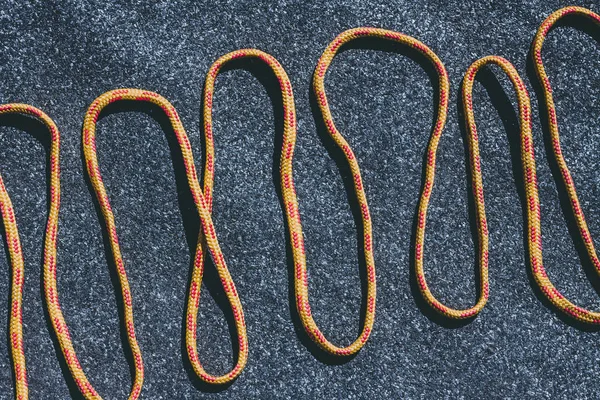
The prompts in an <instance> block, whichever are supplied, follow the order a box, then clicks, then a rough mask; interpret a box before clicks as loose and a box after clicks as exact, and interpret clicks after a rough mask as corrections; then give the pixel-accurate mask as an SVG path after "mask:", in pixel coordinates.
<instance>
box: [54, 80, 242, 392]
mask: <svg viewBox="0 0 600 400" xmlns="http://www.w3.org/2000/svg"><path fill="white" fill-rule="evenodd" d="M120 100H133V101H144V102H149V103H153V104H156V105H158V106H159V107H160V108H162V110H163V111H164V112H165V114H166V115H167V117H168V118H169V121H170V122H171V125H172V127H173V131H174V133H175V135H176V137H177V141H178V142H179V146H180V149H181V154H182V156H183V162H184V166H185V169H186V174H187V179H188V185H189V187H190V191H191V194H192V196H193V199H194V203H195V204H196V208H197V211H198V215H199V218H200V222H201V225H202V232H203V235H202V240H203V241H204V242H205V243H206V247H207V249H208V251H209V252H210V255H211V258H212V259H213V261H214V263H215V266H216V268H217V272H218V274H219V276H220V278H221V281H222V282H223V285H224V286H225V287H226V288H229V290H226V293H227V298H228V300H229V302H230V305H231V308H232V311H233V314H234V315H235V321H236V328H237V330H238V334H239V336H240V358H239V360H238V366H237V367H236V369H234V370H233V371H232V373H230V374H229V375H227V376H226V377H223V378H217V379H216V381H217V382H218V381H219V380H227V379H233V378H234V377H235V376H237V374H239V372H240V371H241V369H242V367H243V365H244V364H245V361H246V355H247V350H246V347H247V343H246V328H245V324H244V315H243V311H242V306H241V303H240V300H239V297H238V295H237V292H236V290H235V284H234V282H233V280H232V279H231V276H230V275H229V272H228V270H227V266H226V264H225V260H224V258H223V254H222V252H221V249H220V247H219V243H218V241H217V235H216V233H215V229H214V226H213V223H212V219H211V214H210V206H209V203H208V202H207V200H206V199H205V196H204V194H203V192H202V189H201V187H200V184H199V182H198V178H197V172H196V167H195V164H194V158H193V155H192V148H191V145H190V142H189V140H188V137H187V135H186V132H185V130H184V128H183V125H182V124H181V121H180V119H179V116H178V115H177V111H176V110H175V108H174V107H173V106H172V105H171V103H169V102H168V101H167V100H166V99H165V98H163V97H162V96H160V95H158V94H156V93H153V92H149V91H143V90H138V89H118V90H112V91H110V92H107V93H105V94H103V95H101V96H100V97H98V98H97V99H96V100H95V101H94V102H93V103H92V104H91V106H90V107H89V109H88V112H87V113H86V116H85V119H84V124H83V153H84V157H85V162H86V166H87V173H88V174H89V176H90V180H91V182H92V186H93V188H94V191H95V193H96V197H97V200H98V203H99V204H100V208H101V210H102V215H103V217H104V222H105V224H106V227H107V230H108V236H109V240H110V247H111V250H112V254H113V259H114V263H115V265H116V266H117V272H118V277H119V282H120V285H121V295H122V298H123V315H124V323H125V327H126V329H127V332H128V336H127V339H128V341H129V346H130V349H131V352H132V354H133V360H134V364H135V372H134V377H133V385H132V388H131V392H130V395H129V399H130V400H133V399H137V398H138V397H139V396H140V392H141V390H142V383H143V379H144V366H143V362H142V354H141V351H140V347H139V345H138V342H137V339H136V335H135V328H134V319H133V307H132V296H133V295H132V293H131V290H130V288H129V283H128V280H127V274H126V271H125V264H124V261H123V258H122V256H121V252H120V247H119V239H118V235H117V228H116V224H115V218H114V214H113V211H112V208H111V206H110V201H109V198H108V195H107V193H106V189H105V187H104V183H103V181H102V176H101V173H100V168H99V165H98V159H97V156H96V140H95V138H96V122H97V120H98V117H99V115H100V112H101V111H102V109H103V108H104V107H105V106H107V105H108V104H110V103H113V102H115V101H120ZM201 243H202V242H201V241H200V240H199V241H198V244H199V245H198V247H197V251H196V258H195V260H196V262H198V261H199V260H203V257H204V256H203V251H204V250H203V247H202V245H201ZM196 266H197V265H196ZM45 277H46V279H47V287H48V289H47V291H46V296H47V303H48V308H49V313H50V317H51V319H52V324H53V327H54V330H55V333H56V336H57V338H58V341H59V343H60V346H61V348H62V351H63V354H64V357H65V360H66V362H67V365H68V367H69V370H70V371H71V374H72V376H73V378H74V379H75V382H76V383H77V385H78V387H79V389H80V391H81V393H82V394H83V395H84V397H85V398H86V399H101V397H100V395H99V394H98V393H97V392H96V390H95V389H94V387H93V386H92V385H91V384H90V382H89V381H88V379H87V377H86V376H85V373H84V371H83V369H82V367H81V365H80V364H79V361H78V359H77V355H76V353H75V350H74V349H73V344H72V342H71V337H70V335H69V331H68V328H67V326H66V324H65V321H64V318H63V315H62V312H61V310H60V307H59V303H58V298H57V294H56V277H55V275H52V274H46V275H45ZM198 295H199V291H198V293H195V294H194V293H192V296H193V297H192V300H193V301H195V297H194V296H198Z"/></svg>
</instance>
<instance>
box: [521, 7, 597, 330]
mask: <svg viewBox="0 0 600 400" xmlns="http://www.w3.org/2000/svg"><path fill="white" fill-rule="evenodd" d="M567 15H578V16H582V17H585V18H589V19H590V20H592V21H594V22H595V23H596V24H597V26H599V27H600V16H599V15H598V14H596V13H594V12H592V11H590V10H588V9H586V8H582V7H574V6H572V7H565V8H562V9H560V10H558V11H555V12H554V13H552V14H551V15H550V16H549V17H548V18H546V20H545V21H544V22H543V23H542V25H541V26H540V27H539V29H538V31H537V33H536V35H535V38H534V40H533V43H532V47H531V55H532V58H533V63H534V69H535V72H536V76H537V78H538V81H539V83H540V86H541V88H542V92H543V94H544V100H545V106H546V114H547V118H548V127H549V131H550V138H551V140H552V150H553V151H552V153H553V155H554V159H555V161H556V163H557V165H558V168H559V170H560V173H561V176H562V181H563V183H564V185H565V188H566V189H567V195H568V196H569V200H570V203H571V209H572V211H573V216H574V217H575V220H576V222H577V228H578V230H579V237H580V238H581V240H582V241H583V243H584V244H585V248H586V250H587V254H588V257H589V258H590V260H591V262H592V264H593V265H594V268H595V269H596V272H597V273H598V274H599V275H600V259H598V255H597V254H596V249H595V247H594V242H593V240H592V236H591V234H590V231H589V229H588V226H587V223H586V222H585V216H584V214H583V210H582V208H581V205H580V204H579V199H578V197H577V192H576V190H575V183H574V182H573V178H572V177H571V174H570V172H569V168H568V167H567V163H566V161H565V158H564V156H563V153H562V149H561V146H560V135H559V133H558V120H557V116H556V108H555V106H554V99H553V97H552V86H551V85H550V80H549V78H548V75H547V74H546V70H545V68H544V63H543V61H542V46H543V44H544V40H545V39H546V36H547V35H548V33H549V32H550V30H551V29H552V27H553V26H554V25H555V24H556V23H557V22H558V21H559V20H560V19H561V18H563V17H565V16H567ZM533 234H534V232H533V231H532V232H531V235H533ZM538 234H539V233H538ZM534 261H535V262H534ZM531 265H532V269H533V274H534V277H535V281H536V283H537V284H538V286H539V287H540V289H541V291H542V293H543V294H544V295H545V296H546V298H547V299H548V300H549V301H550V302H551V303H552V304H553V305H554V306H556V308H558V309H559V310H561V311H562V312H564V313H565V314H567V315H569V316H571V317H572V318H574V319H576V320H578V321H581V322H584V323H588V324H594V325H600V312H598V311H590V310H587V309H585V308H582V307H580V306H577V305H575V304H573V303H572V302H571V301H569V300H568V299H566V298H565V297H564V296H563V295H562V293H560V292H559V291H558V290H557V289H556V287H554V285H553V284H552V282H550V279H549V278H548V275H547V274H546V271H545V269H544V266H543V264H542V258H541V254H540V255H539V258H538V259H537V260H534V259H532V262H531Z"/></svg>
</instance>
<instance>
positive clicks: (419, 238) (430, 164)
mask: <svg viewBox="0 0 600 400" xmlns="http://www.w3.org/2000/svg"><path fill="white" fill-rule="evenodd" d="M490 64H495V65H497V66H499V67H500V68H501V69H502V70H503V71H504V73H506V75H507V76H508V78H509V79H510V81H511V82H512V84H513V86H514V89H515V91H516V94H517V102H518V106H519V120H520V138H521V163H522V169H523V173H524V174H525V179H524V182H525V194H526V197H527V204H528V208H527V219H528V221H527V224H528V228H529V230H530V231H531V232H532V235H531V236H529V240H528V246H529V253H530V257H531V260H536V259H539V258H540V257H541V253H542V243H541V235H540V234H539V233H540V215H539V209H540V207H539V196H538V190H537V178H536V167H535V155H534V149H533V137H532V135H531V105H530V100H529V95H528V93H527V89H526V88H525V84H524V83H523V80H522V79H521V77H520V76H519V74H518V73H517V71H516V70H515V68H514V67H513V65H512V64H511V63H510V62H508V61H507V60H506V59H504V58H502V57H497V56H489V57H484V58H481V59H479V60H477V61H475V62H474V63H473V64H472V65H471V66H470V67H469V68H468V69H467V72H466V73H465V76H464V79H463V85H462V98H463V106H464V109H465V120H466V126H467V133H468V138H469V139H468V140H469V143H468V144H469V160H470V168H469V169H470V172H471V184H472V191H473V197H474V199H475V202H474V203H475V215H476V219H477V234H478V242H479V249H478V269H479V283H480V288H479V298H478V300H477V302H476V304H475V305H474V306H472V307H470V308H466V309H455V308H451V307H448V306H447V305H445V304H443V303H441V302H440V301H439V300H438V299H437V298H436V297H435V296H434V295H433V293H431V290H430V289H429V286H428V284H427V280H426V279H425V274H424V269H423V255H424V241H425V224H426V218H427V205H428V204H429V198H430V196H431V188H432V187H433V179H434V168H435V147H433V150H432V146H431V144H430V147H429V149H430V150H429V153H428V154H429V155H428V157H427V166H426V170H425V184H424V185H423V192H422V194H421V200H420V202H419V208H418V223H417V232H416V241H415V243H416V248H415V268H416V277H417V282H418V287H419V289H420V291H421V294H422V295H423V297H424V298H425V300H427V302H428V303H429V304H430V305H431V307H433V308H434V309H435V310H436V311H438V312H439V313H441V314H442V315H445V316H447V317H449V318H455V319H465V318H471V317H473V316H475V315H477V314H478V313H479V312H480V311H481V310H482V309H483V307H484V306H485V304H486V302H487V300H488V297H489V280H488V262H489V252H488V242H489V232H488V226H487V218H486V214H485V201H484V194H483V192H484V191H483V180H482V173H481V158H480V155H479V136H478V134H477V128H476V125H475V115H474V112H473V94H472V93H473V83H474V81H475V76H476V75H477V72H478V71H479V70H480V69H481V68H483V67H485V66H486V65H490ZM447 93H448V92H447V91H446V94H447ZM440 98H442V95H441V96H440ZM447 107H448V105H447V102H442V101H440V111H439V113H440V114H443V115H445V114H446V113H447ZM443 125H444V122H443V120H442V122H441V123H440V120H439V119H438V123H437V124H436V130H434V133H433V136H432V139H431V140H432V141H433V140H434V138H435V137H436V136H439V135H440V134H441V130H442V129H443ZM436 145H437V143H436ZM532 262H533V261H532Z"/></svg>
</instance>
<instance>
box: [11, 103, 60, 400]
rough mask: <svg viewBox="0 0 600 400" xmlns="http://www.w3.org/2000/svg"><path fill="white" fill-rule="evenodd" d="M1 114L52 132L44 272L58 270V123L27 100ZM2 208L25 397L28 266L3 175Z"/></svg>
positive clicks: (20, 391)
mask: <svg viewBox="0 0 600 400" xmlns="http://www.w3.org/2000/svg"><path fill="white" fill-rule="evenodd" d="M1 114H24V115H31V116H34V117H36V118H37V119H39V120H40V121H41V122H43V123H44V125H46V127H47V128H48V130H49V132H50V140H51V145H50V205H49V210H48V211H49V212H48V222H47V224H46V237H45V243H44V271H45V272H44V273H45V274H47V273H50V274H55V273H56V232H57V229H58V209H59V207H60V162H59V159H60V133H59V132H58V128H57V127H56V124H55V123H54V121H52V119H51V118H50V117H48V116H47V115H46V114H45V113H44V112H43V111H41V110H39V109H37V108H35V107H33V106H30V105H27V104H5V105H2V106H0V115H1ZM0 211H1V212H2V221H3V224H4V232H5V235H6V243H7V245H8V252H9V255H10V257H9V258H10V263H11V266H12V283H11V298H10V304H11V307H10V317H9V330H8V335H9V340H10V348H11V354H12V363H13V368H14V376H15V383H16V387H15V398H16V399H17V400H26V399H28V398H29V390H28V387H27V369H26V367H25V353H24V352H23V308H22V302H23V283H24V282H25V269H24V264H23V251H22V249H21V241H20V239H19V231H18V229H17V221H16V219H15V212H14V210H13V206H12V202H11V201H10V197H9V195H8V193H7V191H6V187H5V186H4V181H3V180H2V177H1V176H0Z"/></svg>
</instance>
